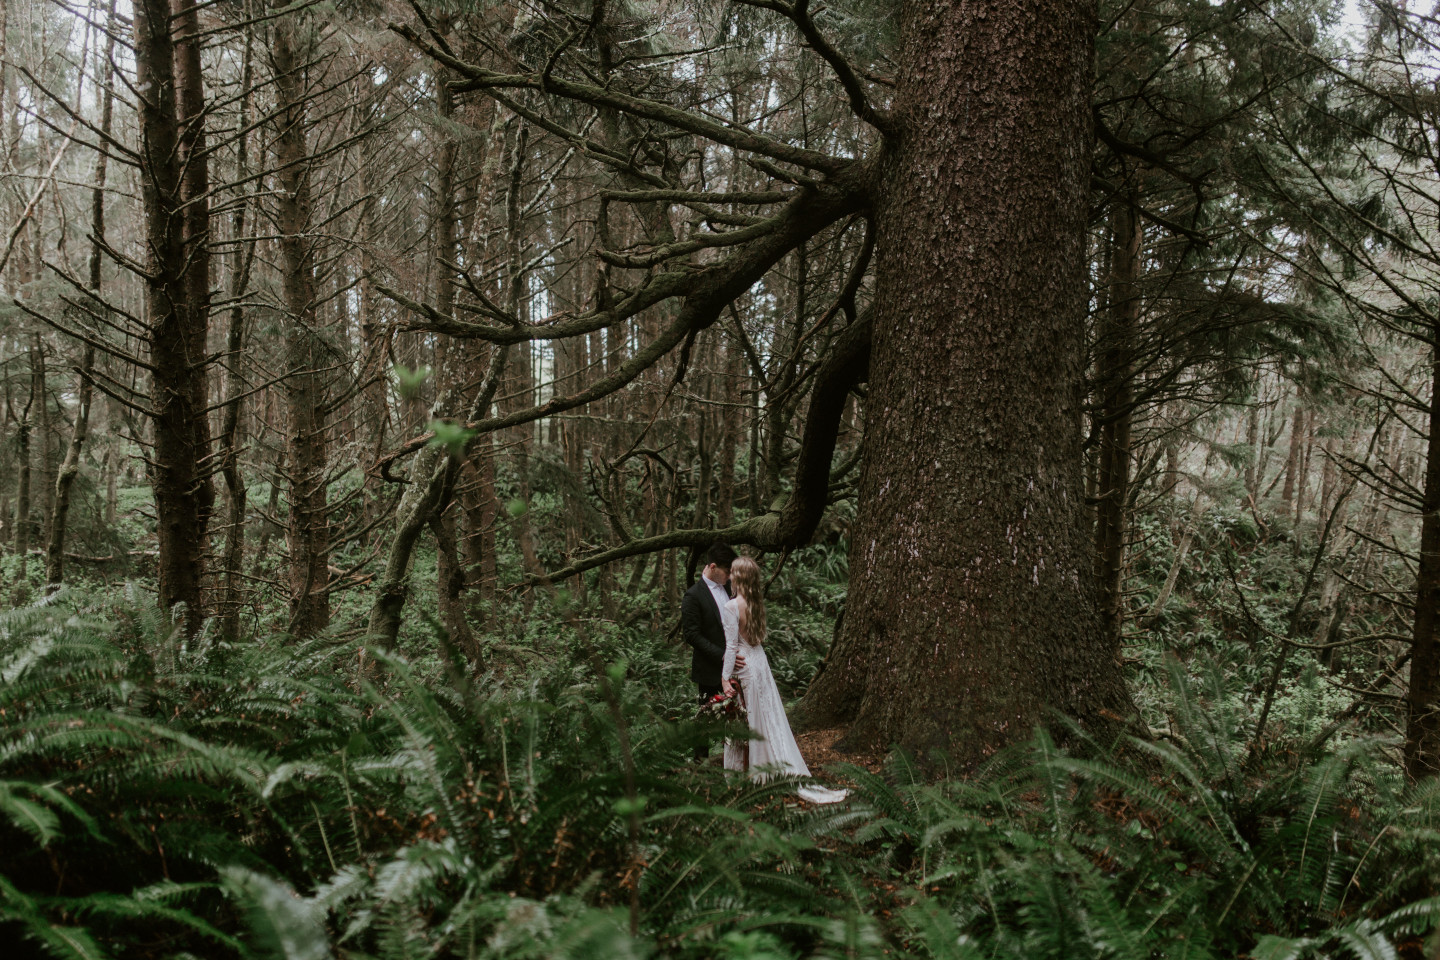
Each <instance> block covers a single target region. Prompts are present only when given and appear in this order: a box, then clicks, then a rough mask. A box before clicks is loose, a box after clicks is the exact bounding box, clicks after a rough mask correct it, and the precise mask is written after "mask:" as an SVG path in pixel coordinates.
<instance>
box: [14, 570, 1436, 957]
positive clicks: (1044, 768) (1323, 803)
mask: <svg viewBox="0 0 1440 960" xmlns="http://www.w3.org/2000/svg"><path fill="white" fill-rule="evenodd" d="M807 575H808V574H806V573H804V572H803V571H802V572H800V573H799V574H797V576H799V578H800V580H801V581H803V580H804V578H805V576H807ZM777 582H778V581H777ZM801 586H803V582H802V583H800V584H797V585H796V587H795V589H799V588H800V587H801ZM548 622H551V623H553V622H554V621H548ZM548 639H549V647H548V650H547V654H546V655H544V656H536V657H531V658H528V659H525V660H524V661H517V663H516V665H515V666H514V667H513V668H507V669H506V670H505V671H504V672H503V674H502V673H496V674H491V675H489V676H487V677H485V678H482V679H480V680H477V681H472V680H468V679H465V678H457V677H456V676H454V675H453V674H451V673H450V672H447V671H446V670H444V669H443V667H442V665H441V664H440V662H439V661H438V659H436V658H434V657H433V656H432V657H431V658H429V659H422V660H419V661H409V660H406V659H402V658H400V657H398V656H384V655H381V656H378V657H377V656H376V655H375V654H374V652H371V653H370V654H369V655H368V656H367V658H366V665H362V664H361V663H360V662H359V661H357V659H356V655H355V654H356V651H355V648H354V647H353V646H352V645H351V644H348V643H342V642H338V641H336V640H332V639H321V640H317V641H313V642H311V643H308V644H303V645H288V644H285V643H281V642H278V641H261V642H257V643H254V644H249V645H246V646H243V647H240V648H227V647H225V646H224V645H221V644H219V643H216V642H215V641H214V640H213V638H211V637H210V636H208V635H204V634H202V636H200V637H199V638H197V639H195V640H193V641H187V640H185V639H183V635H182V634H181V633H180V632H178V631H177V630H176V629H175V627H174V625H173V624H172V622H171V621H170V620H168V619H167V618H166V617H164V616H162V615H161V614H160V613H159V612H158V611H156V610H155V609H154V608H153V607H150V606H149V605H148V603H146V602H144V601H143V599H141V598H138V597H133V596H132V597H131V598H129V599H126V600H124V601H121V602H118V603H114V602H110V603H106V602H100V601H93V600H91V601H87V600H86V599H85V598H83V597H80V596H78V595H70V596H68V597H66V596H62V597H61V598H60V599H52V600H51V601H49V602H47V603H45V604H42V605H38V606H33V607H29V608H24V609H20V610H14V611H10V612H8V613H5V614H0V678H3V680H4V683H3V685H0V711H3V713H0V715H3V717H4V726H3V733H0V818H3V820H0V936H8V937H12V938H13V937H24V938H25V942H26V943H27V944H29V945H31V946H33V947H34V948H35V949H38V950H40V951H41V952H42V953H43V954H44V955H47V956H53V957H66V958H69V957H87V958H88V957H127V956H136V957H139V956H151V955H167V956H171V955H180V954H188V955H193V956H207V957H223V956H239V957H274V958H282V957H283V958H287V960H290V958H294V960H302V958H315V957H322V956H326V957H328V956H336V955H339V956H345V957H420V956H424V957H437V956H438V957H452V956H453V957H459V956H464V957H472V956H473V957H540V956H545V957H558V956H596V957H599V956H605V957H612V956H613V957H627V956H633V957H643V956H666V957H687V958H688V957H695V958H699V957H725V958H755V960H770V958H791V957H800V956H809V955H838V954H845V955H850V956H857V957H872V956H873V957H877V958H878V957H882V956H887V955H888V956H891V957H896V956H911V957H955V958H963V957H1007V956H1014V957H1017V958H1018V957H1025V958H1035V957H1056V958H1060V957H1064V958H1067V960H1069V958H1075V957H1089V956H1094V957H1112V956H1120V957H1123V956H1131V957H1151V956H1160V955H1164V956H1172V955H1175V956H1182V955H1183V956H1189V957H1209V956H1216V957H1219V956H1234V955H1237V954H1239V953H1249V954H1251V955H1254V956H1274V957H1285V956H1293V957H1302V956H1347V955H1357V956H1393V955H1394V951H1395V949H1396V944H1400V943H1414V944H1418V943H1420V941H1421V939H1423V938H1424V937H1425V936H1427V935H1429V934H1430V932H1431V930H1432V929H1433V928H1434V926H1435V921H1436V917H1437V915H1440V900H1437V899H1436V897H1437V894H1440V891H1437V890H1436V889H1435V887H1434V879H1433V878H1434V877H1436V876H1440V854H1437V852H1436V851H1437V850H1440V844H1437V843H1435V842H1434V841H1435V840H1436V835H1437V827H1440V785H1437V784H1435V783H1430V784H1426V785H1423V786H1421V787H1418V788H1414V789H1409V790H1407V789H1405V788H1403V787H1402V786H1401V785H1400V784H1398V783H1397V782H1396V781H1395V779H1394V777H1393V775H1392V774H1390V773H1389V771H1388V768H1386V767H1385V766H1383V765H1382V764H1381V763H1379V762H1377V760H1376V754H1375V751H1374V750H1373V749H1372V745H1371V744H1370V743H1369V742H1368V741H1364V740H1352V741H1350V742H1348V743H1346V744H1344V745H1343V746H1342V747H1339V748H1337V749H1333V750H1329V751H1326V750H1323V749H1321V750H1316V751H1312V752H1310V753H1307V754H1303V755H1300V754H1296V755H1292V756H1290V757H1289V758H1288V759H1284V760H1283V761H1273V762H1272V763H1271V765H1270V766H1269V767H1267V768H1265V769H1255V768H1253V767H1246V766H1245V764H1244V757H1243V749H1244V745H1245V739H1244V736H1243V733H1244V729H1243V728H1244V723H1245V717H1244V715H1243V713H1241V712H1239V711H1238V710H1236V709H1234V708H1233V705H1234V703H1235V702H1236V698H1235V696H1234V694H1233V691H1232V690H1230V689H1229V688H1228V684H1230V683H1233V681H1230V680H1227V679H1226V676H1225V674H1224V672H1223V671H1221V670H1219V669H1218V668H1217V669H1214V670H1212V671H1210V672H1209V673H1208V674H1206V675H1205V678H1204V680H1203V682H1200V683H1197V682H1196V681H1195V680H1192V679H1191V678H1190V676H1189V672H1188V671H1187V669H1185V668H1184V667H1183V666H1182V665H1181V664H1180V662H1179V661H1178V660H1173V659H1172V660H1171V661H1169V668H1168V672H1167V674H1166V677H1165V680H1164V682H1163V684H1162V686H1161V687H1160V688H1159V689H1160V691H1161V692H1159V693H1157V694H1156V697H1157V700H1158V699H1163V702H1164V709H1165V710H1166V712H1167V715H1168V723H1167V727H1168V730H1167V732H1166V733H1164V734H1163V735H1161V736H1160V737H1159V738H1158V739H1156V740H1153V741H1147V740H1138V739H1136V740H1132V741H1129V742H1128V743H1126V744H1123V745H1121V747H1120V748H1119V749H1118V750H1117V751H1111V750H1105V749H1101V748H1100V747H1099V746H1098V745H1094V744H1091V745H1089V747H1088V748H1086V749H1084V750H1082V751H1080V752H1079V753H1076V752H1067V751H1064V750H1061V749H1059V748H1057V747H1056V745H1055V744H1054V743H1053V742H1052V741H1051V740H1050V739H1049V738H1048V737H1047V736H1046V735H1044V734H1037V736H1036V738H1035V740H1034V741H1033V742H1032V743H1030V744H1029V745H1027V746H1025V747H1024V748H1021V749H1017V750H1015V751H1012V752H1011V753H1008V754H1005V755H1003V756H1000V757H997V758H995V760H994V761H993V763H992V764H991V766H990V767H989V768H988V769H986V770H985V771H982V772H981V773H980V774H979V775H977V776H975V777H973V778H971V779H968V780H942V781H939V782H934V783H930V782H926V781H925V780H924V779H923V778H922V777H921V775H920V773H919V771H918V768H917V767H916V766H915V765H914V764H912V763H911V762H910V761H909V760H908V759H907V758H905V757H903V756H893V757H891V759H890V761H889V765H888V767H887V768H886V769H885V770H884V771H883V772H881V773H875V772H871V771H869V770H866V769H864V768H861V767H846V768H843V769H840V770H836V771H832V775H839V776H842V777H843V778H844V779H846V780H847V781H848V782H849V783H850V785H851V787H852V791H853V792H852V798H851V800H850V801H849V802H847V803H845V804H841V805H838V806H833V807H825V808H805V807H804V806H803V805H799V804H797V803H796V801H795V800H794V797H793V793H792V788H791V786H790V785H789V784H786V783H783V782H782V783H771V784H767V785H763V786H760V785H754V784H751V783H749V782H748V781H746V780H744V779H736V778H730V777H727V776H726V775H725V774H723V773H722V772H721V771H720V770H719V769H718V768H715V767H713V766H708V765H694V764H691V763H688V762H687V761H686V758H687V756H688V754H689V753H690V751H691V750H692V748H693V745H694V743H695V742H696V738H697V737H705V736H707V735H709V734H708V733H707V731H706V730H704V729H703V728H700V727H696V726H695V725H694V724H691V723H688V722H686V718H687V717H688V711H689V709H691V708H690V707H689V706H688V701H689V697H688V694H687V690H686V688H685V685H684V684H683V680H682V679H680V678H678V676H677V670H676V669H675V668H674V666H673V661H674V660H675V657H674V654H673V652H672V651H669V650H667V649H665V648H664V647H663V646H661V645H660V644H659V643H657V642H656V640H655V639H654V638H653V637H650V636H648V635H646V634H644V633H643V632H637V631H633V630H626V629H623V628H620V627H618V626H617V625H614V624H610V625H605V624H597V625H595V626H594V628H593V629H592V630H591V631H590V632H589V634H588V636H585V637H580V636H576V635H565V634H561V633H559V632H558V628H557V632H556V633H555V634H554V635H552V636H551V637H549V638H548ZM597 662H598V663H604V664H606V665H607V667H608V668H607V669H606V671H605V674H604V676H603V677H597V676H595V673H594V669H593V665H594V664H595V663H597ZM622 734H623V736H622ZM626 743H628V753H627V748H626V747H625V746H622V744H626ZM627 765H629V766H630V767H631V768H632V769H633V773H632V775H631V776H630V777H629V778H627V775H626V770H627ZM632 922H633V923H634V925H635V926H634V930H635V932H634V933H633V934H632V932H631V930H632V927H631V924H632ZM157 944H164V946H163V947H159V948H157V947H156V945H157ZM156 949H159V950H160V953H159V954H156V953H155V951H156Z"/></svg>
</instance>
